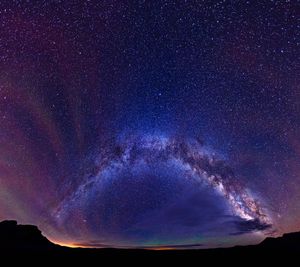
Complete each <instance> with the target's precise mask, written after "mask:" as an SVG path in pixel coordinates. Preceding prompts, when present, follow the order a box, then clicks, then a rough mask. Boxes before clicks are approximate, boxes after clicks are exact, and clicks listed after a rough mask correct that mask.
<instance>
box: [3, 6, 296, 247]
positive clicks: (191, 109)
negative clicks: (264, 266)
mask: <svg viewBox="0 0 300 267" xmlns="http://www.w3.org/2000/svg"><path fill="white" fill-rule="evenodd" d="M299 10H300V4H299V1H297V0H286V1H276V0H274V1H272V0H270V1H269V0H268V1H267V0H262V1H233V0H222V1H189V0H185V1H143V0H140V1H114V0H110V1H106V0H104V1H16V0H15V1H1V3H0V220H5V219H16V220H18V221H19V222H20V223H30V224H35V225H38V227H39V228H40V229H41V230H42V231H43V233H44V234H45V235H46V236H47V237H48V238H50V239H51V240H52V241H54V242H58V243H61V244H67V245H73V246H79V245H80V246H91V247H140V248H144V247H151V248H163V247H169V248H178V247H184V248H195V247H197V248H206V247H218V246H230V245H235V244H252V243H255V242H259V241H260V240H262V239H263V238H265V237H266V236H277V235H280V234H282V233H285V232H289V231H298V230H300V193H299V192H300V175H299V173H300V86H299V85H300V75H299V73H300V21H299Z"/></svg>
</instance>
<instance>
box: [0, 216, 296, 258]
mask: <svg viewBox="0 0 300 267" xmlns="http://www.w3.org/2000/svg"><path fill="white" fill-rule="evenodd" d="M0 255H1V256H9V257H12V255H21V256H32V257H37V256H39V255H43V256H44V257H47V256H51V257H52V256H53V257H56V256H58V257H64V256H66V257H70V259H80V258H82V259H83V258H86V257H89V258H93V259H94V258H95V259H98V258H99V259H101V260H103V259H110V260H116V261H118V260H120V259H122V258H132V259H137V258H139V257H147V258H148V257H149V258H157V257H159V258H160V259H164V260H165V259H170V260H171V261H172V260H173V261H174V262H175V261H177V259H179V260H180V259H184V260H197V259H204V258H205V259H210V260H220V259H225V258H231V259H237V258H243V259H244V260H247V261H248V260H256V259H257V260H258V259H259V258H256V256H259V257H261V256H266V257H270V259H272V260H274V259H276V257H279V256H282V255H299V256H300V232H298V233H290V234H284V235H283V236H282V237H279V238H266V239H265V240H264V241H263V242H261V243H260V244H258V245H253V246H243V247H242V246H240V247H232V248H222V249H204V250H195V249H193V250H168V251H153V250H139V249H88V248H67V247H61V246H58V245H55V244H53V243H51V242H50V241H49V240H48V239H47V238H46V237H44V236H43V235H42V233H41V231H40V230H39V229H38V228H37V227H36V226H32V225H18V224H17V222H16V221H3V222H0Z"/></svg>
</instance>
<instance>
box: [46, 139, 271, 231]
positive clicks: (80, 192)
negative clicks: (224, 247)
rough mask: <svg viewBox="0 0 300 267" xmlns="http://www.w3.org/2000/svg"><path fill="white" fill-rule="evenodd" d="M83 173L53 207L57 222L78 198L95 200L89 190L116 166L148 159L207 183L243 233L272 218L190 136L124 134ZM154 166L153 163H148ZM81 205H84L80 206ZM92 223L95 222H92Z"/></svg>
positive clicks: (79, 202) (121, 167)
mask: <svg viewBox="0 0 300 267" xmlns="http://www.w3.org/2000/svg"><path fill="white" fill-rule="evenodd" d="M93 158H94V163H93V166H92V167H90V169H88V170H86V171H85V175H83V177H84V178H81V179H79V181H78V182H77V183H75V184H73V185H72V189H71V190H70V189H69V192H70V193H69V194H68V195H67V196H66V197H65V198H64V199H63V200H62V201H61V202H60V204H59V205H58V207H57V208H56V209H54V211H53V213H52V216H53V217H54V218H55V221H56V223H57V224H58V225H65V224H66V222H70V220H72V218H74V217H72V216H71V215H70V214H72V213H74V211H75V215H74V214H73V215H74V216H75V217H76V220H77V217H78V214H79V213H80V212H79V210H80V209H83V206H82V205H84V204H82V203H84V202H88V201H91V202H95V199H92V200H91V198H93V195H96V194H99V192H100V191H96V192H97V193H95V192H94V191H93V190H94V189H95V188H97V187H100V184H101V183H102V182H103V180H109V181H111V180H113V179H118V178H116V177H118V176H119V173H120V171H122V170H124V169H127V170H130V169H134V168H135V167H134V166H141V165H146V166H147V165H148V166H153V163H156V162H159V163H160V164H169V165H168V168H172V166H176V168H177V167H178V168H180V169H181V170H182V171H183V172H184V174H185V175H184V177H183V179H187V180H189V181H190V182H191V183H195V184H196V185H197V184H198V185H202V184H203V183H204V184H206V185H208V186H209V187H210V188H212V189H213V190H214V191H216V192H217V194H218V195H219V196H222V197H223V198H224V200H226V201H225V202H226V203H227V204H228V205H229V207H230V209H231V211H232V214H233V215H234V216H236V217H237V218H239V219H240V220H241V224H240V228H243V229H242V231H243V230H246V232H252V231H264V230H267V229H270V228H271V225H272V221H271V218H270V217H269V216H268V215H267V213H266V211H265V210H264V209H263V208H262V206H261V204H260V203H259V201H258V200H256V199H255V198H254V197H253V196H252V195H251V193H250V192H249V190H247V189H246V188H244V187H243V186H242V184H241V183H240V182H239V180H238V178H237V177H236V176H235V175H234V173H233V171H232V169H231V168H230V167H229V166H228V165H226V163H225V161H224V160H221V159H219V158H218V157H217V156H216V154H215V153H214V152H213V151H211V150H210V149H208V148H206V147H205V146H203V144H202V143H201V142H200V141H198V140H195V139H185V138H178V137H165V136H161V135H128V136H126V137H123V138H120V139H119V140H118V141H114V142H113V144H111V143H110V144H108V145H107V146H106V147H104V148H102V149H101V151H100V152H99V153H98V155H97V156H94V157H93ZM154 165H155V164H154ZM85 209H86V208H85ZM79 217H80V218H82V221H83V222H85V223H87V222H88V221H89V220H92V219H91V218H90V217H91V216H87V215H82V214H81V215H80V216H79ZM93 224H95V221H93Z"/></svg>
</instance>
